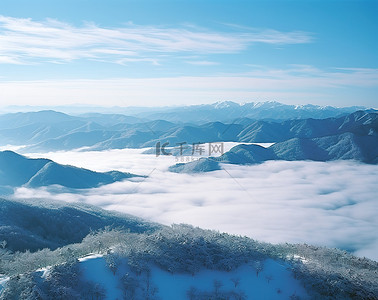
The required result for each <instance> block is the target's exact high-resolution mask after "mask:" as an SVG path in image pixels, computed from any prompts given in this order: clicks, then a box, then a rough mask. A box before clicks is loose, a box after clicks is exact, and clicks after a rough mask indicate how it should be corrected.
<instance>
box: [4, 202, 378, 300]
mask: <svg viewBox="0 0 378 300" xmlns="http://www.w3.org/2000/svg"><path fill="white" fill-rule="evenodd" d="M4 201H6V200H4ZM7 201H8V206H9V207H11V208H10V209H13V208H12V206H15V207H17V206H18V205H21V207H22V206H23V204H20V203H12V202H11V201H9V200H7ZM47 203H48V201H46V202H45V204H44V206H45V208H41V207H38V205H36V204H34V205H33V208H32V209H31V213H32V216H31V217H30V218H28V220H29V221H31V220H32V219H33V218H34V219H35V220H36V221H37V220H40V223H41V224H48V220H44V219H45V218H57V219H58V220H59V219H61V218H63V219H64V218H69V220H71V218H72V216H75V215H77V216H78V217H79V218H81V217H83V220H91V218H92V220H91V224H96V222H98V223H97V224H98V226H97V228H99V229H100V230H99V231H95V232H94V231H92V232H91V233H89V234H88V235H87V236H86V237H84V238H83V240H82V241H81V242H76V243H74V244H67V243H66V241H63V246H59V248H56V247H51V245H53V244H48V246H47V247H49V248H50V249H48V248H46V249H43V250H38V251H35V252H32V253H31V252H28V251H26V252H22V253H20V252H13V251H11V250H10V248H8V244H7V243H6V242H3V243H2V247H1V248H0V257H1V260H0V270H1V271H2V274H1V275H0V299H1V300H8V299H112V300H115V299H122V298H123V299H151V300H152V299H163V300H177V299H255V298H257V299H264V298H268V299H374V298H375V296H376V295H377V293H378V281H377V277H376V276H375V274H376V271H377V268H378V263H377V262H375V261H371V260H369V259H365V258H364V259H362V258H357V257H355V256H353V255H350V254H348V253H347V252H345V251H341V250H337V249H329V248H324V247H315V246H309V245H306V244H279V245H274V244H268V243H260V242H258V241H254V240H252V239H250V238H247V237H241V236H233V235H228V234H225V233H219V232H215V231H211V230H202V229H200V228H194V227H192V226H189V225H172V226H171V227H167V226H162V225H161V226H159V225H154V224H149V223H148V222H144V221H142V220H138V219H132V218H131V217H130V216H122V215H120V214H114V213H112V212H104V211H100V210H96V209H94V210H92V209H93V208H92V209H91V208H89V207H86V208H83V207H80V205H79V206H77V205H76V207H75V206H72V205H71V206H70V205H68V206H67V205H62V204H57V203H51V204H49V206H50V207H46V206H47ZM28 205H29V206H30V204H28ZM16 209H18V211H19V212H20V210H19V208H16ZM91 215H93V217H91ZM17 219H20V218H17ZM1 220H2V222H3V224H4V226H9V225H10V224H11V225H12V226H14V220H13V219H12V218H5V220H3V219H1ZM36 221H35V222H36ZM111 221H113V222H115V224H114V226H112V227H106V228H104V227H103V226H104V225H106V224H109V223H111ZM12 222H13V223H12ZM20 222H21V221H20ZM122 222H123V223H122ZM138 223H139V224H140V225H139V226H138ZM79 224H80V221H74V224H67V226H64V225H63V227H59V226H58V227H57V229H56V230H57V232H60V233H61V234H66V235H67V236H69V234H68V233H69V232H75V228H76V226H78V225H79ZM54 226H55V225H54ZM80 226H81V229H83V228H84V230H80V232H81V233H82V232H85V230H86V229H87V227H88V226H87V227H85V222H84V223H83V224H81V225H80ZM29 227H30V226H29ZM29 227H26V228H25V230H28V229H29ZM35 227H36V228H39V227H38V225H37V224H36V225H35ZM31 228H32V226H31ZM44 228H45V229H44V230H45V231H46V228H47V227H46V226H45V227H44ZM35 231H36V232H38V231H37V229H36V230H35ZM44 239H45V240H46V241H51V242H52V241H55V240H56V236H54V235H48V234H46V235H45V236H44ZM36 242H38V241H36ZM61 244H62V243H61Z"/></svg>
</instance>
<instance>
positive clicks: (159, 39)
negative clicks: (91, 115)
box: [0, 16, 312, 64]
mask: <svg viewBox="0 0 378 300" xmlns="http://www.w3.org/2000/svg"><path fill="white" fill-rule="evenodd" d="M311 40H312V37H311V35H310V34H309V33H306V32H299V31H293V32H280V31H276V30H271V29H267V30H265V29H264V30H257V29H252V28H250V29H240V30H239V31H236V32H235V31H234V32H232V33H230V32H219V31H213V30H209V29H206V28H197V27H195V26H186V27H177V28H172V27H162V26H138V25H134V24H131V23H129V24H126V25H124V26H123V27H117V28H106V27H100V26H97V25H95V24H92V23H86V24H84V25H82V26H73V25H71V24H68V23H64V22H60V21H57V20H53V19H46V20H44V21H34V20H32V19H21V18H12V17H6V16H0V44H1V48H0V57H2V59H0V63H1V62H2V63H18V64H20V63H30V62H40V61H44V62H46V61H51V60H52V61H64V62H69V61H72V60H77V59H103V60H106V61H110V62H119V61H120V60H122V59H125V58H133V57H141V58H142V59H144V58H146V57H147V58H149V59H151V57H150V56H151V55H153V54H156V53H170V54H172V53H181V52H189V53H190V52H192V53H193V52H194V53H235V52H239V51H243V50H245V49H247V48H248V47H249V46H250V45H252V44H254V43H266V44H280V45H282V44H301V43H309V42H311ZM151 62H153V63H155V60H153V59H151Z"/></svg>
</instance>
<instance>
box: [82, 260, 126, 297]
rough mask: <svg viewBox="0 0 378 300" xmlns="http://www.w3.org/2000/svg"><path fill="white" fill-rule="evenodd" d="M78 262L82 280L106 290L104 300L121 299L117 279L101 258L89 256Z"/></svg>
mask: <svg viewBox="0 0 378 300" xmlns="http://www.w3.org/2000/svg"><path fill="white" fill-rule="evenodd" d="M79 261H81V263H80V268H81V270H82V272H83V276H84V278H85V279H86V280H89V281H92V282H94V283H98V284H100V285H102V286H103V287H104V288H105V290H106V296H107V298H106V299H123V297H122V291H121V290H120V289H119V287H118V277H117V276H115V275H114V274H113V273H112V272H111V271H110V269H109V268H108V267H107V266H106V262H105V259H104V258H103V257H101V256H99V255H91V256H87V257H85V258H83V259H81V260H79Z"/></svg>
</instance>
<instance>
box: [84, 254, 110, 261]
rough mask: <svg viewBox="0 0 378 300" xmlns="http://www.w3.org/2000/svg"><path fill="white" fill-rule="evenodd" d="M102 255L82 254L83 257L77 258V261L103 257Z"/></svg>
mask: <svg viewBox="0 0 378 300" xmlns="http://www.w3.org/2000/svg"><path fill="white" fill-rule="evenodd" d="M103 256H104V255H103V254H98V253H96V254H90V255H87V256H84V257H81V258H79V259H78V260H79V262H84V261H87V260H89V259H94V258H99V257H103Z"/></svg>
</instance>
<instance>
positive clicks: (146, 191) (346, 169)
mask: <svg viewBox="0 0 378 300" xmlns="http://www.w3.org/2000/svg"><path fill="white" fill-rule="evenodd" d="M144 150H145V149H122V150H108V151H100V152H99V151H69V152H51V153H33V154H28V156H30V157H47V158H50V159H53V160H55V161H56V162H58V163H63V164H71V165H74V166H78V167H85V168H89V169H92V170H96V171H109V170H113V169H115V170H121V171H127V172H131V173H135V174H140V175H148V178H134V179H131V180H125V181H123V182H117V183H114V184H110V185H106V186H102V187H99V188H94V189H87V190H81V191H80V192H73V191H69V190H66V189H63V188H62V189H60V188H57V187H54V188H51V187H48V188H40V189H29V188H24V187H23V188H19V189H17V190H16V191H15V195H14V196H15V197H16V198H31V197H37V198H50V199H57V200H63V201H69V202H74V201H80V202H85V203H90V204H94V205H98V206H100V207H102V208H105V209H109V210H116V211H120V212H125V213H128V214H132V215H136V216H139V217H142V218H146V219H148V220H152V221H156V222H160V223H163V224H167V225H170V224H172V223H188V224H192V225H195V226H200V227H202V228H209V229H216V230H219V231H222V232H228V233H232V234H238V235H246V236H249V237H251V238H254V239H256V240H261V241H267V242H273V243H280V242H291V243H309V244H315V245H323V246H329V247H338V248H342V249H346V250H349V251H352V252H354V253H355V254H356V255H359V256H366V257H369V258H372V259H375V260H378V236H377V232H378V218H377V215H378V197H377V196H378V194H377V190H378V189H377V187H378V184H377V182H378V166H377V165H367V164H361V163H358V162H354V161H335V162H310V161H295V162H287V161H268V162H265V163H263V164H259V165H252V166H238V165H226V164H224V165H223V170H219V171H214V172H210V173H204V174H193V175H191V174H176V173H170V172H168V171H167V168H168V166H170V165H172V164H174V163H175V158H174V157H172V156H159V157H156V156H155V155H151V154H150V155H147V154H142V152H143V151H144Z"/></svg>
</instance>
